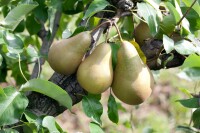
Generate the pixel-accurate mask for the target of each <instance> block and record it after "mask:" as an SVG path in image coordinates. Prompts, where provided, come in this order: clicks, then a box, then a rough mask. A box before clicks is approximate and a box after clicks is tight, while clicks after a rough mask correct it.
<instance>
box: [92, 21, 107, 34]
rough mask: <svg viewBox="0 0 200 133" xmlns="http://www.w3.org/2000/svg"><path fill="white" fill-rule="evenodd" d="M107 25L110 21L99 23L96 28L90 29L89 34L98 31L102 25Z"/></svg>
mask: <svg viewBox="0 0 200 133" xmlns="http://www.w3.org/2000/svg"><path fill="white" fill-rule="evenodd" d="M107 23H111V21H110V20H107V21H105V22H103V23H101V24H100V25H98V26H97V27H95V28H94V29H92V31H91V33H92V32H94V31H95V30H97V29H99V28H100V27H101V26H103V25H104V24H107Z"/></svg>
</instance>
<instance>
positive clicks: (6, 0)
mask: <svg viewBox="0 0 200 133" xmlns="http://www.w3.org/2000/svg"><path fill="white" fill-rule="evenodd" d="M10 1H11V0H1V1H0V7H2V6H4V5H7V4H8V3H9V2H10Z"/></svg>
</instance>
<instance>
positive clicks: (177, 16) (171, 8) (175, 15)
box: [166, 2, 181, 23]
mask: <svg viewBox="0 0 200 133" xmlns="http://www.w3.org/2000/svg"><path fill="white" fill-rule="evenodd" d="M166 6H167V8H168V9H169V11H170V14H172V16H173V18H174V20H175V23H178V21H179V20H180V19H181V16H180V14H179V13H178V11H177V10H176V8H175V7H174V6H173V5H172V4H171V3H170V2H167V3H166Z"/></svg>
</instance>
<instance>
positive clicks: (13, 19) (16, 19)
mask: <svg viewBox="0 0 200 133" xmlns="http://www.w3.org/2000/svg"><path fill="white" fill-rule="evenodd" d="M37 6H38V4H37V3H36V2H34V3H32V4H20V5H18V6H17V7H15V8H14V9H12V10H11V11H10V12H9V13H8V15H7V16H6V18H5V19H4V20H3V21H1V22H0V23H1V24H2V25H3V26H4V27H6V28H8V29H10V30H14V29H15V28H16V27H17V25H18V24H19V23H20V22H21V21H22V20H23V19H24V18H25V16H26V15H27V14H28V13H29V12H30V11H32V10H33V9H34V8H36V7H37Z"/></svg>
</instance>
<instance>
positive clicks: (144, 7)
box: [137, 3, 159, 36]
mask: <svg viewBox="0 0 200 133" xmlns="http://www.w3.org/2000/svg"><path fill="white" fill-rule="evenodd" d="M137 7H138V14H139V15H140V16H142V17H143V18H144V19H145V20H146V21H147V24H148V26H149V29H150V32H151V35H152V36H155V35H156V33H157V32H158V22H159V20H157V17H158V15H157V12H156V10H155V9H154V8H153V7H152V6H151V5H149V4H147V3H137Z"/></svg>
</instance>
